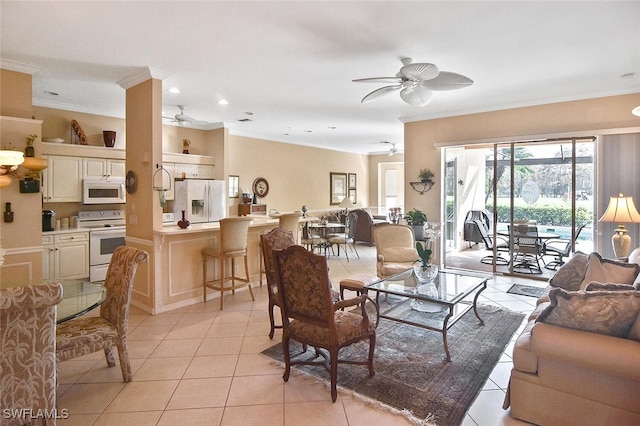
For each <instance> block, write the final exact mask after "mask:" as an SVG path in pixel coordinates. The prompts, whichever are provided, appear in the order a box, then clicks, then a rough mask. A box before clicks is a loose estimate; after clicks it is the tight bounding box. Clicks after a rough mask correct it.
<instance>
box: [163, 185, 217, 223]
mask: <svg viewBox="0 0 640 426" xmlns="http://www.w3.org/2000/svg"><path fill="white" fill-rule="evenodd" d="M225 189H226V185H225V182H224V180H204V179H187V180H182V181H176V182H175V195H174V201H173V215H174V217H175V218H176V220H180V218H181V217H182V210H184V211H185V217H186V219H187V220H188V221H189V222H191V223H201V222H215V221H217V220H220V219H222V218H223V217H225V213H226V210H227V203H226V201H227V197H226V192H225Z"/></svg>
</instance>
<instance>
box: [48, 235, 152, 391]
mask: <svg viewBox="0 0 640 426" xmlns="http://www.w3.org/2000/svg"><path fill="white" fill-rule="evenodd" d="M148 257H149V255H148V254H147V252H145V251H143V250H139V249H136V248H134V247H126V246H121V247H118V248H116V249H115V251H114V252H113V256H112V257H111V262H110V263H109V269H108V270H107V277H106V279H105V281H104V285H105V287H106V288H107V299H106V300H105V301H104V303H103V304H102V305H101V306H100V316H99V317H90V316H84V317H79V318H74V319H72V320H69V321H66V322H63V323H62V324H59V325H58V329H57V331H56V342H57V348H56V355H57V359H58V362H62V361H66V360H69V359H72V358H76V357H79V356H83V355H87V354H90V353H93V352H97V351H99V350H104V354H105V357H106V359H107V365H108V366H109V367H114V366H115V365H116V362H115V358H114V355H113V348H114V346H115V347H117V348H118V356H119V358H120V368H121V369H122V378H123V379H124V381H125V382H129V381H131V377H132V374H131V365H130V364H129V355H128V352H127V325H128V323H129V306H130V302H131V290H132V289H133V279H134V277H135V274H136V270H137V268H138V265H139V264H140V263H143V262H146V261H147V259H148Z"/></svg>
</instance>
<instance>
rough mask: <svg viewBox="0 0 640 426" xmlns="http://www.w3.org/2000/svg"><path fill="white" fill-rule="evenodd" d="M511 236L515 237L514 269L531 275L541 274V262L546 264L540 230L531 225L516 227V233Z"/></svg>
mask: <svg viewBox="0 0 640 426" xmlns="http://www.w3.org/2000/svg"><path fill="white" fill-rule="evenodd" d="M510 234H511V235H512V237H513V250H514V254H513V257H512V259H511V260H512V262H513V268H514V269H523V270H526V271H529V272H527V273H529V274H541V273H542V268H541V267H540V261H541V260H542V263H543V264H544V259H543V258H542V254H543V252H542V243H541V242H540V238H538V228H537V227H536V226H535V225H529V224H520V225H515V230H514V232H512V233H511V232H510ZM534 262H535V263H534Z"/></svg>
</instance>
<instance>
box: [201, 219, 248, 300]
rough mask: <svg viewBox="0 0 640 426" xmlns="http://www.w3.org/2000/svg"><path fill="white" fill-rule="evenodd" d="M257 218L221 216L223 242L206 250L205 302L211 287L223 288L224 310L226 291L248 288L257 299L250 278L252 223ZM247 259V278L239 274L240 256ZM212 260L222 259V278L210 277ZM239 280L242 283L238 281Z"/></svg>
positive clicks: (203, 272) (204, 253) (204, 259)
mask: <svg viewBox="0 0 640 426" xmlns="http://www.w3.org/2000/svg"><path fill="white" fill-rule="evenodd" d="M252 220H253V219H251V218H250V217H244V216H241V217H226V218H223V219H220V244H219V245H218V246H214V247H206V248H204V249H202V284H203V290H204V301H205V303H206V302H207V289H208V288H210V289H213V290H218V291H220V310H223V309H224V292H225V290H231V294H236V289H238V288H241V287H245V286H246V287H248V288H249V294H250V295H251V300H254V301H255V300H256V299H255V297H254V296H253V290H252V289H251V279H250V277H249V263H248V260H247V239H248V237H249V224H250V223H251V221H252ZM238 257H242V258H243V259H244V274H245V278H241V277H237V276H236V258H238ZM209 259H214V260H218V261H220V278H215V277H214V278H212V279H207V269H208V264H209ZM227 259H230V260H231V275H230V277H227V270H226V264H227ZM228 278H230V279H231V286H226V285H225V283H226V281H227V279H228ZM236 281H237V282H239V283H240V284H236Z"/></svg>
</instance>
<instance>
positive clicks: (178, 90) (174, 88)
mask: <svg viewBox="0 0 640 426" xmlns="http://www.w3.org/2000/svg"><path fill="white" fill-rule="evenodd" d="M167 92H169V93H173V94H176V95H177V94H178V93H180V89H178V88H177V87H172V88H170V89H169V90H167Z"/></svg>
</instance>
